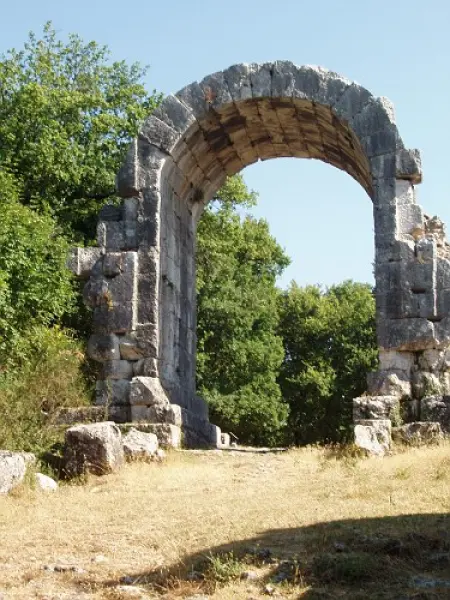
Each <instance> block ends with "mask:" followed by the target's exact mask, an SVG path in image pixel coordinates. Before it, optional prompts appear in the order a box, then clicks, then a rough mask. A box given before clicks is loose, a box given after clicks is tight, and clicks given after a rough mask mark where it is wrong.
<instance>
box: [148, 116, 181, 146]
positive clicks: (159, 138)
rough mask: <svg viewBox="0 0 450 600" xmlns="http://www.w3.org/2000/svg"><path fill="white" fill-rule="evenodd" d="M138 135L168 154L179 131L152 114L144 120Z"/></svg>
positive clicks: (177, 137)
mask: <svg viewBox="0 0 450 600" xmlns="http://www.w3.org/2000/svg"><path fill="white" fill-rule="evenodd" d="M139 137H140V138H142V139H144V140H145V141H147V142H148V143H149V144H152V145H153V146H156V147H157V148H159V149H160V150H162V151H163V152H167V153H168V154H170V152H171V150H172V149H173V147H174V146H175V144H176V143H177V141H178V139H179V138H180V132H179V131H176V130H175V129H172V127H170V126H169V125H168V124H167V123H165V122H164V121H161V120H160V119H158V118H157V117H156V116H155V115H154V114H152V115H150V117H147V119H146V120H145V121H144V124H143V125H142V127H141V129H140V131H139Z"/></svg>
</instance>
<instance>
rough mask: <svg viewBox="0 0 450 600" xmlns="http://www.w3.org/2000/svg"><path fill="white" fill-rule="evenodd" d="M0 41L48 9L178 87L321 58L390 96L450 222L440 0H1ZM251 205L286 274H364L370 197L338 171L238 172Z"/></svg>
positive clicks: (423, 191) (449, 19) (424, 195)
mask: <svg viewBox="0 0 450 600" xmlns="http://www.w3.org/2000/svg"><path fill="white" fill-rule="evenodd" d="M2 4H3V6H2V18H1V21H0V51H6V50H7V49H9V48H11V47H16V48H18V47H20V46H22V44H23V42H24V41H25V39H26V37H27V33H28V31H30V30H33V31H35V32H36V33H38V32H40V31H41V29H42V26H43V24H44V23H45V22H46V21H47V20H51V21H53V24H54V26H55V28H56V29H57V30H58V31H59V32H60V33H61V35H63V36H64V35H66V34H68V33H70V32H73V33H78V34H79V35H80V36H81V37H83V38H84V39H85V41H88V40H95V41H97V42H99V43H101V44H106V45H108V46H109V48H110V49H111V52H112V57H113V58H114V59H125V60H126V61H128V62H133V61H139V62H141V63H143V64H147V65H150V70H149V73H148V76H147V81H146V83H147V86H148V88H149V89H150V90H152V89H157V90H158V91H161V92H163V93H170V92H176V91H177V90H178V89H180V88H182V87H184V86H185V85H187V84H188V83H191V82H192V81H194V80H200V79H202V78H203V77H204V76H206V75H208V74H210V73H212V72H214V71H217V70H221V69H225V68H227V67H228V66H230V65H232V64H235V63H238V62H264V61H268V60H277V59H280V60H291V61H293V62H294V63H296V64H298V65H303V64H313V65H321V66H324V67H327V68H328V69H331V70H333V71H336V72H338V73H340V74H341V75H344V76H346V77H348V78H349V79H352V80H355V81H357V82H358V83H360V84H362V85H364V86H365V87H367V88H368V89H369V90H370V91H371V92H372V93H373V94H374V95H376V96H387V97H388V98H389V99H390V100H391V101H393V102H394V105H395V108H396V115H397V123H398V126H399V130H400V135H401V136H402V138H403V140H404V142H405V144H406V146H407V147H411V148H413V147H415V148H419V149H420V150H421V153H422V161H423V166H424V183H423V184H422V185H420V186H418V193H419V194H418V198H419V202H420V203H421V204H422V205H423V206H424V208H425V210H426V212H428V213H430V214H433V215H434V214H438V215H439V216H440V217H441V218H442V219H443V220H444V221H445V222H447V223H449V225H450V204H449V201H448V198H449V191H448V189H447V175H448V174H449V173H450V164H449V158H450V152H449V146H448V144H449V141H448V138H449V137H450V136H449V134H450V116H449V114H450V113H449V104H450V103H449V97H450V33H449V23H450V2H448V0H428V1H427V2H423V1H422V0H408V1H407V0H378V1H377V2H375V1H373V0H372V1H367V0H366V1H364V0H340V2H337V1H335V0H319V1H317V2H311V1H308V2H306V1H304V0H284V1H282V2H276V1H274V0H271V1H269V0H226V1H217V0H216V1H214V0H190V1H187V0H166V1H163V0H147V1H145V0H126V1H125V0H122V1H120V2H119V1H118V0H75V1H71V2H69V1H68V0H21V1H20V2H19V1H16V2H6V0H3V3H2ZM244 176H245V179H246V181H247V183H248V184H249V186H250V187H252V188H253V189H255V190H256V191H258V192H259V194H260V203H259V206H258V208H257V209H255V214H256V215H258V216H262V217H264V218H266V219H267V220H268V221H269V223H270V226H271V230H272V233H273V234H274V235H275V237H276V238H277V239H278V241H279V242H280V243H281V245H282V246H284V247H285V248H286V250H287V252H288V254H289V255H290V256H291V258H292V265H291V267H289V269H288V270H287V272H286V274H285V276H284V278H283V280H282V283H283V284H286V283H288V282H289V281H290V280H291V279H295V280H296V281H297V282H298V283H299V284H301V285H304V284H307V283H323V284H325V285H330V284H332V283H338V282H340V281H342V280H344V279H349V278H351V279H354V280H357V281H372V261H373V223H372V212H371V202H370V200H369V198H368V197H367V196H366V195H365V193H364V191H363V190H362V189H361V188H360V187H359V185H358V184H357V183H356V182H355V181H353V180H352V179H351V178H350V177H349V176H348V175H347V174H346V173H343V172H341V171H338V170H336V169H334V168H333V167H331V166H329V165H325V164H322V163H320V162H316V161H311V160H303V159H302V160H299V159H276V160H271V161H266V162H263V163H258V164H256V165H252V166H251V167H249V168H247V169H246V170H245V171H244Z"/></svg>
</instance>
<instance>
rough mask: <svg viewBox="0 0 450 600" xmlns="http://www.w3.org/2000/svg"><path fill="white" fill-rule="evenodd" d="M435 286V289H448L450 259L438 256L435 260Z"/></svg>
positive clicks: (449, 282)
mask: <svg viewBox="0 0 450 600" xmlns="http://www.w3.org/2000/svg"><path fill="white" fill-rule="evenodd" d="M436 286H437V289H438V290H439V291H440V290H445V289H450V260H447V259H445V258H439V259H438V260H437V261H436Z"/></svg>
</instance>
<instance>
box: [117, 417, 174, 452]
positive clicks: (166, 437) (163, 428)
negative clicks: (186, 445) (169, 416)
mask: <svg viewBox="0 0 450 600" xmlns="http://www.w3.org/2000/svg"><path fill="white" fill-rule="evenodd" d="M119 427H120V428H121V430H122V433H124V434H125V433H126V432H127V431H129V430H130V425H129V424H123V425H119ZM135 428H136V429H137V430H138V431H143V432H146V433H153V434H155V435H156V437H157V438H158V443H159V446H162V447H163V448H179V447H180V446H181V429H180V428H179V427H177V426H176V425H170V424H169V423H144V422H141V423H136V424H135Z"/></svg>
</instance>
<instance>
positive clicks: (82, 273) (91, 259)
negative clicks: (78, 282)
mask: <svg viewBox="0 0 450 600" xmlns="http://www.w3.org/2000/svg"><path fill="white" fill-rule="evenodd" d="M101 252H102V251H101V249H100V248H72V249H71V251H70V254H69V258H68V259H67V268H68V269H69V270H70V271H72V273H73V274H74V275H76V276H77V277H79V278H80V279H88V278H89V276H90V274H91V271H92V268H93V266H94V265H95V263H96V262H97V261H98V260H99V259H100V258H101Z"/></svg>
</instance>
